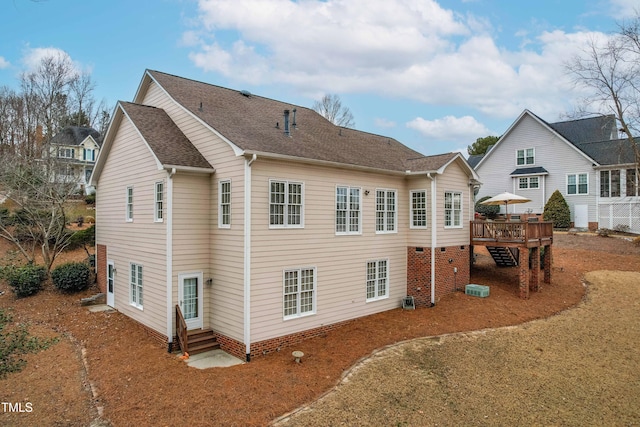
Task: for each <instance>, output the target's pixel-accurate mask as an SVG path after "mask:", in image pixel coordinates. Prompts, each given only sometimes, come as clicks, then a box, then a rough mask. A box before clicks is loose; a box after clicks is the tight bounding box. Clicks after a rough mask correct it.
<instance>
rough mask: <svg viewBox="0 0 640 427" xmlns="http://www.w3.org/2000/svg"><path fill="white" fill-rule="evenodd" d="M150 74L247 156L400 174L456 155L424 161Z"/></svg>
mask: <svg viewBox="0 0 640 427" xmlns="http://www.w3.org/2000/svg"><path fill="white" fill-rule="evenodd" d="M147 73H148V74H149V75H150V76H151V78H152V79H153V80H155V81H156V82H157V83H158V84H159V85H160V86H161V87H162V88H163V89H164V90H165V91H166V92H167V93H168V94H169V96H171V97H172V98H173V99H174V100H175V101H176V102H178V103H179V104H181V105H182V106H183V107H184V108H186V109H187V110H189V111H190V112H191V113H192V114H193V115H195V116H197V117H198V118H199V119H201V120H202V121H203V122H205V123H206V124H207V125H208V126H210V127H211V128H213V129H215V130H216V131H217V132H219V133H220V134H221V135H222V136H224V137H225V138H226V139H227V140H228V141H230V142H231V143H233V144H234V145H236V146H237V147H239V148H240V149H241V150H243V151H244V152H245V153H248V154H251V153H269V154H275V155H279V156H287V157H294V158H300V159H313V160H320V161H326V162H332V163H338V164H344V165H353V166H362V167H371V168H376V169H382V170H389V171H401V172H405V171H406V170H413V171H418V170H425V171H434V170H437V169H439V168H440V167H441V166H443V165H444V164H446V162H447V161H449V160H450V159H451V156H455V155H456V153H451V156H447V155H445V156H442V155H440V156H424V155H422V154H421V153H419V152H417V151H414V150H412V149H410V148H408V147H406V146H405V145H403V144H401V143H400V142H398V141H397V140H395V139H393V138H389V137H386V136H381V135H374V134H371V133H366V132H362V131H358V130H355V129H349V128H344V127H339V126H336V125H334V124H332V123H331V122H329V121H328V120H327V119H325V118H324V117H323V116H321V115H320V114H318V113H316V112H315V111H313V110H312V109H310V108H306V107H301V106H297V105H292V104H289V103H286V102H281V101H276V100H273V99H269V98H265V97H261V96H256V95H249V96H247V95H248V94H247V93H244V94H243V93H242V92H240V91H237V90H232V89H228V88H224V87H220V86H215V85H211V84H208V83H203V82H198V81H195V80H190V79H186V78H183V77H178V76H174V75H170V74H165V73H162V72H159V71H151V70H148V71H147ZM284 110H289V111H290V116H289V121H290V123H291V125H290V134H289V135H285V132H284V119H283V117H284ZM294 111H295V116H294ZM294 117H295V126H294ZM441 162H444V163H441ZM416 168H420V169H416Z"/></svg>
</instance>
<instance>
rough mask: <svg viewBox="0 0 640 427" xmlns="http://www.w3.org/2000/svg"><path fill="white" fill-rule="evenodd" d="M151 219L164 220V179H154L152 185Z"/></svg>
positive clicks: (155, 220)
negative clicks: (154, 181)
mask: <svg viewBox="0 0 640 427" xmlns="http://www.w3.org/2000/svg"><path fill="white" fill-rule="evenodd" d="M153 221H154V222H163V221H164V181H156V183H155V185H154V186H153Z"/></svg>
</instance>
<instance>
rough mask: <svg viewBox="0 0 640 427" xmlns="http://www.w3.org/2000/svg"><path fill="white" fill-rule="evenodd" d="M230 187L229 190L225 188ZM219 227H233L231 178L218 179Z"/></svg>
mask: <svg viewBox="0 0 640 427" xmlns="http://www.w3.org/2000/svg"><path fill="white" fill-rule="evenodd" d="M227 185H228V187H229V189H228V191H226V190H225V189H224V187H225V186H227ZM218 228H231V180H230V179H223V180H220V181H218Z"/></svg>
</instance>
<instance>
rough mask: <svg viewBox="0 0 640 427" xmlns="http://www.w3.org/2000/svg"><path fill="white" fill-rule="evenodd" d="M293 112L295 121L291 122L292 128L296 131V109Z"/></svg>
mask: <svg viewBox="0 0 640 427" xmlns="http://www.w3.org/2000/svg"><path fill="white" fill-rule="evenodd" d="M291 111H293V119H292V121H291V127H292V128H293V129H295V128H296V109H295V108H294V109H293V110H291Z"/></svg>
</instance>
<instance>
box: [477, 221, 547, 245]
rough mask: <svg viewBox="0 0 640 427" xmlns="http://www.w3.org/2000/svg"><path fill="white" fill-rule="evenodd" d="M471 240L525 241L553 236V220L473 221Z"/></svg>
mask: <svg viewBox="0 0 640 427" xmlns="http://www.w3.org/2000/svg"><path fill="white" fill-rule="evenodd" d="M470 228H471V240H472V241H473V240H477V239H485V240H495V241H511V242H513V241H517V242H525V241H528V240H533V239H546V238H551V237H553V222H551V221H544V222H502V221H496V222H489V221H471V227H470Z"/></svg>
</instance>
